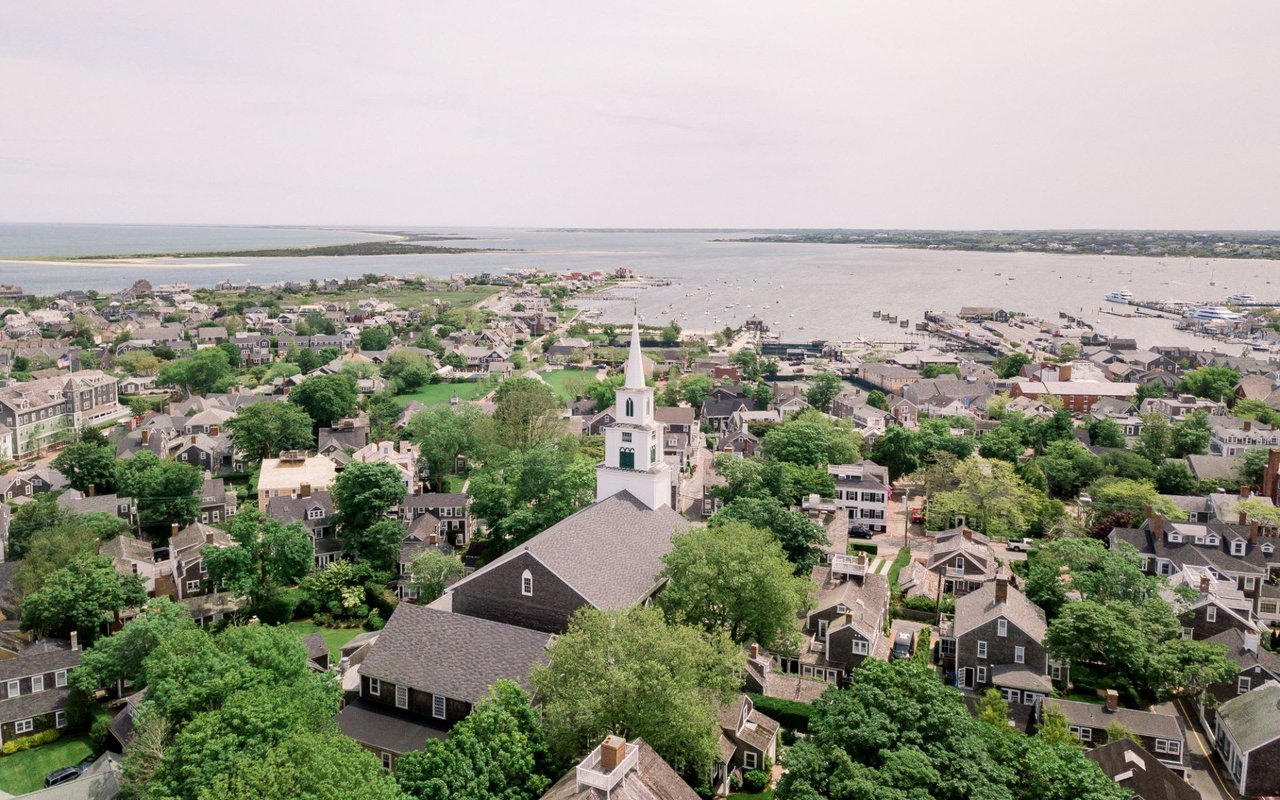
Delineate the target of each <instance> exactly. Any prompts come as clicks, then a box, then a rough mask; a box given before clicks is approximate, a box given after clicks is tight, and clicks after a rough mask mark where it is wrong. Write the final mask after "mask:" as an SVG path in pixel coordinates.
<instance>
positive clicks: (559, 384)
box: [540, 369, 596, 403]
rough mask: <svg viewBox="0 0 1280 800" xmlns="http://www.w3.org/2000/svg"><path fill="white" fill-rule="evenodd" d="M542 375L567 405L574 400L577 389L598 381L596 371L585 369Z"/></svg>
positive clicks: (544, 373) (560, 370)
mask: <svg viewBox="0 0 1280 800" xmlns="http://www.w3.org/2000/svg"><path fill="white" fill-rule="evenodd" d="M540 374H541V375H542V379H543V380H544V381H546V382H547V384H548V385H549V386H551V388H552V389H555V390H556V396H557V397H559V398H560V400H561V401H562V402H565V403H567V402H569V401H570V400H572V399H573V398H574V395H575V394H576V392H575V391H574V390H575V389H577V388H578V387H579V386H582V385H584V384H587V383H591V382H593V381H595V379H596V375H595V372H594V371H592V370H585V369H558V370H556V371H555V372H543V373H540Z"/></svg>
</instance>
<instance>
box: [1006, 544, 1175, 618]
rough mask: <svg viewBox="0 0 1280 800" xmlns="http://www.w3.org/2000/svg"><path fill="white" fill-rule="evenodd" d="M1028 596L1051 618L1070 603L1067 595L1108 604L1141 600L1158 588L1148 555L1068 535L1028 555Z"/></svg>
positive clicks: (1128, 548)
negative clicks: (1145, 565) (1145, 566)
mask: <svg viewBox="0 0 1280 800" xmlns="http://www.w3.org/2000/svg"><path fill="white" fill-rule="evenodd" d="M1027 569H1028V578H1027V589H1026V591H1027V597H1028V598H1030V599H1031V601H1032V602H1034V603H1035V604H1036V605H1038V606H1040V607H1041V608H1043V609H1044V611H1045V614H1047V615H1048V616H1049V617H1051V618H1052V617H1055V616H1057V614H1058V610H1059V609H1061V608H1062V607H1063V606H1064V605H1065V604H1066V603H1067V593H1068V592H1069V591H1071V592H1075V593H1076V594H1078V595H1079V596H1080V597H1081V598H1083V599H1087V600H1096V601H1098V602H1102V603H1105V602H1108V601H1111V600H1129V601H1133V602H1140V601H1141V600H1143V599H1145V598H1146V597H1148V596H1150V595H1151V594H1153V593H1154V592H1155V591H1156V590H1157V588H1158V585H1159V584H1158V581H1157V579H1155V578H1153V577H1151V576H1149V575H1147V574H1145V573H1144V572H1143V571H1142V556H1141V555H1139V554H1138V551H1137V550H1136V549H1134V548H1133V547H1132V546H1131V545H1129V544H1126V543H1123V542H1122V543H1121V545H1120V547H1119V548H1117V549H1112V548H1110V547H1108V546H1107V544H1106V543H1105V542H1101V541H1099V540H1097V539H1086V538H1080V537H1065V538H1061V539H1054V540H1052V541H1048V542H1044V543H1043V544H1042V545H1041V546H1040V547H1039V548H1038V549H1037V550H1036V552H1035V554H1034V556H1033V557H1032V558H1030V559H1028V564H1027Z"/></svg>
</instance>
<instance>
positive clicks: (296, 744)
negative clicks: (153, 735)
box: [200, 730, 404, 800]
mask: <svg viewBox="0 0 1280 800" xmlns="http://www.w3.org/2000/svg"><path fill="white" fill-rule="evenodd" d="M214 797H217V798H219V800H258V798H262V797H272V798H280V800H312V799H313V798H316V799H319V798H328V799H331V800H338V798H342V800H403V797H404V795H403V794H401V793H400V790H399V789H398V788H397V786H396V783H395V779H394V778H393V777H392V776H391V775H390V774H388V773H387V772H386V771H385V770H384V769H382V764H380V763H379V762H378V759H377V757H376V756H374V754H373V753H372V752H370V751H369V750H366V749H365V748H363V747H361V746H360V745H359V744H357V743H356V742H355V741H354V740H352V739H350V738H349V737H347V736H344V735H343V734H341V733H337V732H332V731H330V732H324V733H319V732H314V731H308V730H300V731H295V732H293V733H291V734H289V735H288V736H286V737H285V738H284V739H282V740H281V741H280V742H278V743H277V744H275V745H274V746H273V747H272V748H271V749H270V750H268V751H267V752H266V754H265V755H263V756H260V757H259V756H241V757H240V758H238V759H236V764H235V766H234V767H233V768H232V769H231V770H229V771H226V772H223V773H221V774H219V775H218V776H217V777H215V778H214V779H213V780H212V781H211V782H210V785H209V787H208V789H207V790H206V791H205V792H204V793H202V794H201V795H200V798H201V800H205V798H209V800H212V798H214Z"/></svg>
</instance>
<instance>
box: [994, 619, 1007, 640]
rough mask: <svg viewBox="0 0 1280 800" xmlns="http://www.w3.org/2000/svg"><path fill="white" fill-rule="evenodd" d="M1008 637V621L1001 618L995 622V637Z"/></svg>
mask: <svg viewBox="0 0 1280 800" xmlns="http://www.w3.org/2000/svg"><path fill="white" fill-rule="evenodd" d="M1008 635H1009V620H1007V619H1004V618H1003V617H1001V618H1000V619H998V620H996V636H1008Z"/></svg>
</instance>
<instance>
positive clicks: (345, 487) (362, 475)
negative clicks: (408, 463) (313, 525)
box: [331, 462, 408, 537]
mask: <svg viewBox="0 0 1280 800" xmlns="http://www.w3.org/2000/svg"><path fill="white" fill-rule="evenodd" d="M331 491H332V494H333V502H334V505H335V506H336V507H337V524H338V530H339V532H340V533H341V534H342V535H343V536H344V537H347V536H351V535H353V534H357V535H358V534H359V532H360V531H363V530H366V529H368V528H370V527H372V526H373V524H374V523H375V522H378V521H379V520H382V519H384V518H385V516H386V514H387V512H388V511H390V510H392V509H393V508H395V507H396V506H398V505H399V504H400V501H402V500H404V498H405V495H406V494H407V493H408V490H407V489H406V488H405V485H404V480H403V478H402V477H401V475H400V471H399V470H398V469H396V468H395V466H393V465H392V464H388V463H386V462H380V463H373V464H371V463H364V462H352V463H351V464H348V465H347V467H346V469H344V470H343V471H342V472H341V473H340V474H339V475H338V477H337V479H336V480H335V481H334V482H333V488H332V490H331Z"/></svg>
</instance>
